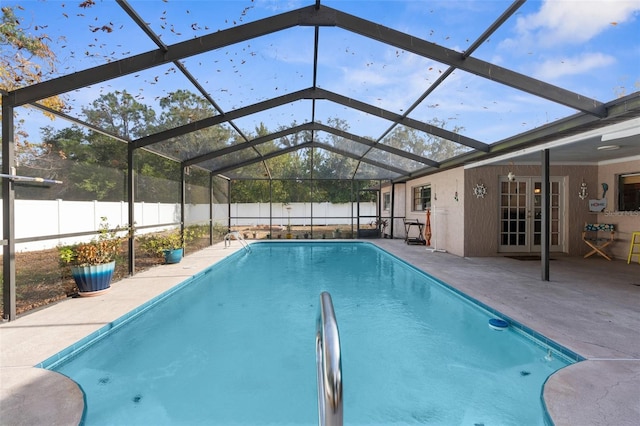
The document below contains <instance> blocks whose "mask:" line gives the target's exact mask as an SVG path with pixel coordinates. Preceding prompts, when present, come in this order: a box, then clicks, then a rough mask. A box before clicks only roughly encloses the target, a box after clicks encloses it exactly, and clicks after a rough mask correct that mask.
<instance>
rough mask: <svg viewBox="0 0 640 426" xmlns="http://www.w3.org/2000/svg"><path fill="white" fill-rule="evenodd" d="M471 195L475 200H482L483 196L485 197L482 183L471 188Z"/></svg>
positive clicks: (485, 192)
mask: <svg viewBox="0 0 640 426" xmlns="http://www.w3.org/2000/svg"><path fill="white" fill-rule="evenodd" d="M473 194H474V195H475V196H476V198H484V196H485V195H487V188H485V187H484V184H483V183H479V184H477V185H476V187H475V188H473Z"/></svg>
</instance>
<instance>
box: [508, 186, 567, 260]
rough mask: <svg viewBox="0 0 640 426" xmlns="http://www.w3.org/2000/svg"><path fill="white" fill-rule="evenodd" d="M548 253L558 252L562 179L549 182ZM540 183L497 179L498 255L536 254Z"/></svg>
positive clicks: (540, 193)
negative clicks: (498, 202) (498, 208)
mask: <svg viewBox="0 0 640 426" xmlns="http://www.w3.org/2000/svg"><path fill="white" fill-rule="evenodd" d="M549 181H550V182H549V183H550V187H551V191H550V231H549V245H550V250H551V251H561V250H562V244H563V241H562V240H563V238H562V236H563V233H562V227H563V224H562V220H561V218H562V215H561V212H562V208H563V206H562V188H563V185H562V178H551V179H549ZM541 231H542V182H541V181H540V178H537V177H516V178H515V180H513V181H509V179H508V178H507V177H501V178H500V231H499V232H500V236H499V238H500V242H499V251H500V252H514V253H517V252H520V253H532V252H533V253H539V252H540V251H541V243H542V232H541Z"/></svg>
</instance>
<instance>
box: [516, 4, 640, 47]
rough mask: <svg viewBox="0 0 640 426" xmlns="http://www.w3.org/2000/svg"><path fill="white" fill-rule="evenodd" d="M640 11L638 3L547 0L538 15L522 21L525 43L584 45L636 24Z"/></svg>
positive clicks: (520, 29)
mask: <svg viewBox="0 0 640 426" xmlns="http://www.w3.org/2000/svg"><path fill="white" fill-rule="evenodd" d="M639 11H640V3H638V2H637V1H634V0H600V1H570V0H563V1H559V0H545V2H544V3H543V4H542V7H541V8H540V10H539V11H538V12H537V13H534V14H531V15H528V16H525V17H521V18H519V19H518V21H517V24H516V29H517V31H518V34H519V36H518V38H519V40H511V41H512V42H513V41H518V42H520V44H521V43H523V42H524V43H526V44H529V43H532V42H534V41H535V43H539V44H541V45H543V46H551V45H558V44H579V43H584V42H585V41H588V40H590V39H592V38H593V37H595V36H596V35H598V34H600V33H601V32H603V31H605V30H606V29H607V28H611V27H612V26H616V25H619V24H622V23H625V22H628V21H632V20H634V18H635V15H636V14H637V13H638V12H639Z"/></svg>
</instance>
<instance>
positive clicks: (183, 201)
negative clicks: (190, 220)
mask: <svg viewBox="0 0 640 426" xmlns="http://www.w3.org/2000/svg"><path fill="white" fill-rule="evenodd" d="M186 176H187V168H186V167H185V166H182V165H181V167H180V235H181V236H182V242H183V243H184V222H185V215H186V211H185V210H186V209H185V205H186V198H187V183H186Z"/></svg>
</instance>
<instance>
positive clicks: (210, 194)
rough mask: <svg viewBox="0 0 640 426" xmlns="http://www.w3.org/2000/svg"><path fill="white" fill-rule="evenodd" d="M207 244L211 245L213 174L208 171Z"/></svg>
mask: <svg viewBox="0 0 640 426" xmlns="http://www.w3.org/2000/svg"><path fill="white" fill-rule="evenodd" d="M209 245H210V246H212V245H213V174H212V173H209Z"/></svg>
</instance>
